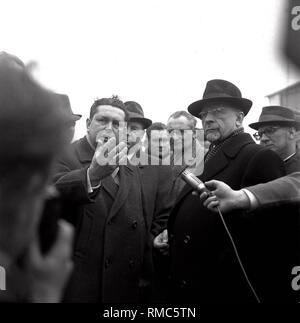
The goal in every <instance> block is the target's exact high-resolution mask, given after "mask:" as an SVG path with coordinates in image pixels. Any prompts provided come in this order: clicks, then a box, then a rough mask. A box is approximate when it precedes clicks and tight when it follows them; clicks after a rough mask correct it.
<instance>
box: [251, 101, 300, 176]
mask: <svg viewBox="0 0 300 323" xmlns="http://www.w3.org/2000/svg"><path fill="white" fill-rule="evenodd" d="M249 127H251V128H252V129H255V130H257V132H256V133H255V134H254V137H255V139H257V140H260V143H261V145H263V146H265V147H267V148H269V149H271V150H273V151H276V152H277V153H278V154H279V156H280V157H281V159H282V160H283V161H284V164H285V168H286V172H287V174H290V173H293V172H299V171H300V153H299V151H297V143H296V132H297V131H299V130H300V122H299V121H297V120H296V117H295V114H294V112H293V111H292V110H291V109H288V108H285V107H282V106H267V107H264V108H263V109H262V112H261V115H260V117H259V120H258V122H255V123H251V124H250V125H249Z"/></svg>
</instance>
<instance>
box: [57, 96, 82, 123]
mask: <svg viewBox="0 0 300 323" xmlns="http://www.w3.org/2000/svg"><path fill="white" fill-rule="evenodd" d="M60 97H61V100H62V102H63V108H64V109H65V112H66V113H67V114H68V116H70V118H71V120H72V121H78V120H79V119H80V118H81V117H82V115H81V114H75V113H73V111H72V108H71V103H70V100H69V97H68V96H67V95H66V94H60Z"/></svg>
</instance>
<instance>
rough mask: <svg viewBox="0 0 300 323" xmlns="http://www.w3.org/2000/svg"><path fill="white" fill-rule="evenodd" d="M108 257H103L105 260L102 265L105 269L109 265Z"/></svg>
mask: <svg viewBox="0 0 300 323" xmlns="http://www.w3.org/2000/svg"><path fill="white" fill-rule="evenodd" d="M110 263H111V262H110V259H109V258H105V261H104V267H105V268H106V269H107V268H108V267H109V265H110Z"/></svg>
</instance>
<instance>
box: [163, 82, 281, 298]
mask: <svg viewBox="0 0 300 323" xmlns="http://www.w3.org/2000/svg"><path fill="white" fill-rule="evenodd" d="M251 105H252V102H251V101H250V100H248V99H245V98H243V97H242V95H241V92H240V90H239V89H238V87H237V86H235V85H234V84H232V83H230V82H228V81H225V80H219V79H217V80H211V81H209V82H208V83H207V85H206V89H205V91H204V94H203V99H202V100H199V101H196V102H194V103H192V104H191V105H190V106H189V107H188V111H189V112H190V113H191V114H192V115H194V116H195V117H198V118H200V119H201V121H202V124H203V128H204V132H205V137H206V138H207V140H209V141H210V142H211V145H210V149H209V151H208V153H207V154H206V156H205V164H204V171H203V173H202V174H201V175H200V176H199V179H200V180H202V181H203V182H205V181H208V180H211V179H217V180H222V181H224V182H225V183H227V184H228V185H230V186H231V187H232V188H234V189H240V188H242V187H244V186H249V185H254V184H258V183H262V182H267V181H270V180H272V179H275V178H277V177H280V176H283V175H284V174H285V170H284V165H283V162H282V160H281V159H280V158H279V156H278V155H277V154H276V153H274V152H272V151H271V150H266V149H264V148H263V147H261V146H259V145H257V144H255V142H254V141H253V140H252V138H251V136H250V135H249V134H247V133H244V130H243V119H244V116H246V115H247V113H248V112H249V110H250V108H251ZM192 193H193V188H192V187H190V186H189V185H186V186H185V187H184V188H183V190H182V192H181V194H180V195H179V197H178V198H177V201H176V202H175V205H174V207H173V209H172V212H171V214H170V217H169V223H168V233H169V244H170V255H171V260H170V261H171V263H170V270H171V271H170V277H171V280H170V282H171V285H170V288H171V289H170V291H171V293H170V294H171V297H172V299H171V300H172V301H174V302H202V303H245V302H255V301H257V300H258V297H257V295H258V294H259V295H258V296H259V297H260V298H262V299H263V300H266V299H268V297H269V296H270V295H269V294H270V291H269V290H267V292H266V288H264V287H265V285H263V286H262V285H261V284H260V283H261V282H264V280H263V279H257V280H255V281H253V280H254V277H257V271H259V270H261V269H262V266H263V264H258V263H257V262H256V260H255V257H253V252H256V251H257V250H258V251H259V246H260V242H261V241H259V242H258V241H256V240H255V239H254V237H255V228H256V226H257V225H260V223H252V222H251V223H250V224H249V223H248V221H247V217H245V216H244V215H243V213H242V212H239V211H233V212H229V213H228V214H227V216H226V223H227V225H228V227H229V230H230V233H231V235H232V236H233V237H234V240H235V242H236V244H237V247H238V249H239V251H241V252H242V259H243V261H244V266H245V265H246V268H247V270H248V274H250V277H251V280H252V286H253V284H254V285H255V287H257V290H256V292H255V293H253V290H252V288H251V287H250V286H249V284H248V282H247V280H246V278H245V275H244V273H243V270H242V268H241V267H240V265H239V262H238V260H237V257H236V255H235V252H234V248H233V246H232V245H231V241H230V239H229V236H228V232H226V230H225V228H224V226H223V223H222V221H221V218H220V216H219V214H216V213H213V212H212V211H210V210H208V209H206V208H205V207H204V206H203V204H202V201H201V200H200V199H199V197H198V196H197V195H195V194H192ZM250 198H251V197H250ZM258 221H259V219H258ZM258 244H259V246H257V245H258ZM251 255H252V257H251ZM253 258H254V259H253ZM267 258H268V257H267ZM259 259H260V258H259ZM245 260H247V263H246V264H245V262H246V261H245ZM253 262H254V263H253ZM257 267H258V268H257ZM275 271H276V270H275ZM263 272H265V269H264V270H263ZM259 278H261V277H259ZM263 278H265V277H263ZM267 278H268V277H267ZM270 283H271V282H270Z"/></svg>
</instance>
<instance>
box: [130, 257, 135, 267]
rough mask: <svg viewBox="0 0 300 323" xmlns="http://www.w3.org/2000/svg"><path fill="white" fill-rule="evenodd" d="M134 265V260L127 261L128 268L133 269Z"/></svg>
mask: <svg viewBox="0 0 300 323" xmlns="http://www.w3.org/2000/svg"><path fill="white" fill-rule="evenodd" d="M134 265H135V263H134V260H132V259H131V260H129V267H130V268H134Z"/></svg>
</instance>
